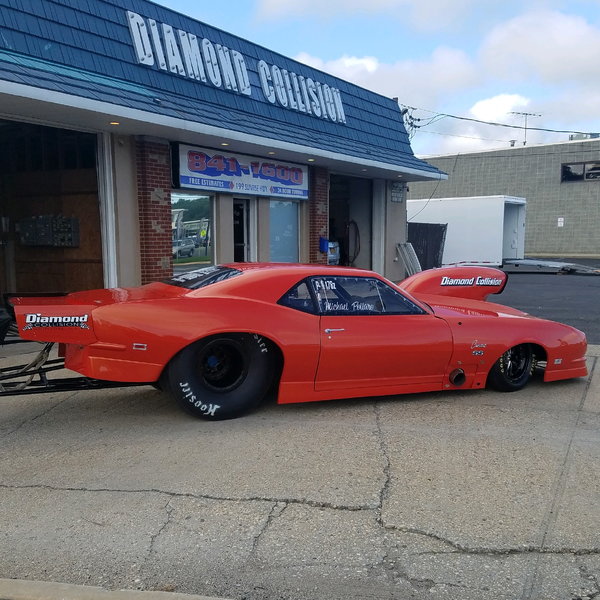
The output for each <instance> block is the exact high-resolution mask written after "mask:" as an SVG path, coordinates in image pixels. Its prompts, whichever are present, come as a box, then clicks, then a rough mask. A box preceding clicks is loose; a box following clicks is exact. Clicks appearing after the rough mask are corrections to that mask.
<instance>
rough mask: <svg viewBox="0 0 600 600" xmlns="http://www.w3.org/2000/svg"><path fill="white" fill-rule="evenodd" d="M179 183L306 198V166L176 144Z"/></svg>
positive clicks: (257, 193)
mask: <svg viewBox="0 0 600 600" xmlns="http://www.w3.org/2000/svg"><path fill="white" fill-rule="evenodd" d="M261 184H262V185H261ZM179 185H180V186H181V187H184V188H195V189H205V190H232V191H233V190H239V191H242V190H244V191H246V193H251V194H252V195H255V196H269V197H276V198H288V199H289V198H295V199H298V200H302V199H306V198H308V168H307V167H304V166H302V165H294V164H289V163H284V162H279V161H278V162H273V161H269V160H265V159H263V158H260V157H254V156H244V155H243V154H229V153H228V154H222V153H220V152H218V151H215V150H211V149H208V148H197V147H194V146H185V145H183V144H180V145H179Z"/></svg>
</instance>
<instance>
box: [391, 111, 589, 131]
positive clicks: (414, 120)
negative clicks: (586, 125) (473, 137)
mask: <svg viewBox="0 0 600 600" xmlns="http://www.w3.org/2000/svg"><path fill="white" fill-rule="evenodd" d="M401 106H402V107H403V109H406V111H407V112H406V113H405V115H408V116H405V119H406V121H407V123H406V124H407V126H408V128H409V129H411V130H413V129H414V130H416V129H420V128H421V127H427V126H428V125H431V124H432V123H433V122H437V121H440V120H441V119H443V118H449V119H458V120H460V121H470V122H472V123H481V124H483V125H491V126H493V127H507V128H509V129H525V130H529V131H545V132H548V133H576V134H580V135H594V134H596V135H597V133H598V132H595V131H575V130H572V129H549V128H547V127H524V126H523V125H509V124H508V123H497V122H495V121H483V120H482V119H474V118H472V117H459V116H458V115H451V114H449V113H438V112H435V111H433V110H427V109H425V108H416V107H414V106H406V105H404V104H403V105H401ZM415 110H422V111H424V112H430V113H433V114H434V115H435V116H434V117H432V118H431V119H429V120H428V122H427V123H424V124H423V125H420V124H419V123H420V122H421V121H423V120H424V119H421V118H419V117H414V116H413V115H412V112H411V111H415Z"/></svg>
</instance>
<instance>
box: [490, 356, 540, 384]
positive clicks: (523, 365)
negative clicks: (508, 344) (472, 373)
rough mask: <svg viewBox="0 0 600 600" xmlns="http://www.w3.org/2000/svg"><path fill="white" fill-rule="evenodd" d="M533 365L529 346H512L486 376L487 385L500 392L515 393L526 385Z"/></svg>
mask: <svg viewBox="0 0 600 600" xmlns="http://www.w3.org/2000/svg"><path fill="white" fill-rule="evenodd" d="M534 365H535V363H534V357H533V351H532V349H531V346H530V345H529V344H519V345H518V346H513V347H512V348H509V349H508V350H507V351H506V352H504V354H502V356H501V357H500V358H499V359H498V360H497V361H496V363H495V364H494V366H493V367H492V369H491V371H490V374H489V376H488V383H489V385H490V386H491V387H493V388H494V389H496V390H498V391H500V392H516V391H518V390H521V389H523V388H524V387H525V386H526V385H527V383H528V382H529V379H530V378H531V374H532V372H533V369H534Z"/></svg>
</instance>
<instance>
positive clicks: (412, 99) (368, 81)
mask: <svg viewBox="0 0 600 600" xmlns="http://www.w3.org/2000/svg"><path fill="white" fill-rule="evenodd" d="M295 58H296V60H299V61H301V62H303V63H305V64H308V65H310V66H312V67H315V68H317V69H320V70H322V71H326V72H328V73H331V74H332V75H335V76H337V77H340V78H341V79H344V80H346V81H351V82H352V83H356V84H357V85H360V86H362V87H364V88H367V89H369V90H372V91H374V92H378V93H379V94H382V95H384V96H388V97H390V98H393V97H397V98H399V99H400V102H402V103H403V104H412V105H415V106H420V107H421V106H432V105H435V104H436V103H437V101H438V100H439V99H440V97H441V96H442V95H444V94H448V93H452V92H454V91H456V90H460V89H463V88H465V87H468V86H471V85H473V84H474V83H475V82H476V80H477V75H476V72H475V69H474V65H473V64H472V62H471V61H470V60H469V58H468V56H467V55H466V54H465V53H464V52H462V51H461V50H455V49H452V48H438V49H436V50H435V51H434V52H433V54H432V55H431V58H430V59H429V60H423V61H416V60H404V61H398V62H396V63H382V62H380V61H378V60H377V58H375V57H372V56H363V57H356V56H346V55H344V56H342V57H340V58H338V59H336V60H332V61H324V60H322V59H320V58H317V57H314V56H311V55H309V54H307V53H302V54H299V55H297V56H296V57H295Z"/></svg>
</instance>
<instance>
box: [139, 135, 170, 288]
mask: <svg viewBox="0 0 600 600" xmlns="http://www.w3.org/2000/svg"><path fill="white" fill-rule="evenodd" d="M136 162H137V199H138V210H139V218H140V263H141V271H142V273H141V276H142V283H149V282H151V281H157V280H158V279H164V278H166V277H170V276H171V274H172V273H173V260H172V258H171V256H172V254H171V253H172V242H171V239H172V236H171V153H170V147H169V144H168V143H167V142H162V141H160V140H154V139H152V140H150V139H146V138H138V139H137V140H136Z"/></svg>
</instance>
